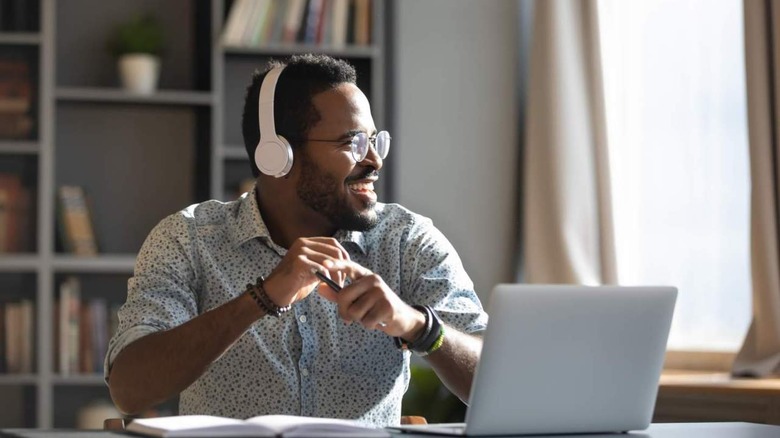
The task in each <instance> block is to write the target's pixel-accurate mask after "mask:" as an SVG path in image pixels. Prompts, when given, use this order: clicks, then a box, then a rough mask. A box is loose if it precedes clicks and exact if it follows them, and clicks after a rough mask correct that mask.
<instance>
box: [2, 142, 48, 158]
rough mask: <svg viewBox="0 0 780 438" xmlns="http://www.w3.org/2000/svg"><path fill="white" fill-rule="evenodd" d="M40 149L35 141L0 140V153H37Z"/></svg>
mask: <svg viewBox="0 0 780 438" xmlns="http://www.w3.org/2000/svg"><path fill="white" fill-rule="evenodd" d="M40 150H41V147H40V145H39V144H38V142H37V141H14V140H0V155H10V154H31V155H32V154H37V153H38V152H39V151H40Z"/></svg>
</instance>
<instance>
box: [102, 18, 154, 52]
mask: <svg viewBox="0 0 780 438" xmlns="http://www.w3.org/2000/svg"><path fill="white" fill-rule="evenodd" d="M162 46H163V31H162V26H161V25H160V23H159V21H157V19H155V18H154V17H153V16H151V15H143V16H137V17H135V18H133V19H132V20H130V21H128V22H125V23H122V24H121V25H120V26H119V27H118V28H117V30H116V32H115V33H114V35H113V36H112V38H111V39H110V41H109V43H108V49H109V51H111V53H112V54H113V55H114V56H117V57H118V56H122V55H126V54H128V53H146V54H149V55H155V56H159V55H160V54H161V53H162Z"/></svg>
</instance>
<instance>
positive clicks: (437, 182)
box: [391, 0, 519, 301]
mask: <svg viewBox="0 0 780 438" xmlns="http://www.w3.org/2000/svg"><path fill="white" fill-rule="evenodd" d="M395 8H396V9H395V23H394V29H393V35H394V36H395V40H394V45H395V51H394V58H395V60H394V70H395V78H394V82H395V83H394V85H395V89H394V92H395V95H394V99H395V111H394V115H393V118H394V122H395V123H394V126H395V127H394V130H395V132H393V133H392V135H393V147H394V149H393V151H392V152H391V154H392V155H393V160H394V163H393V165H394V168H395V172H396V174H395V177H394V185H393V190H394V194H395V200H396V201H397V202H399V203H400V204H403V205H404V206H406V207H408V208H410V209H412V210H413V211H415V212H417V213H420V214H423V215H425V216H428V217H430V218H431V219H433V221H434V224H435V225H436V226H437V227H438V228H439V229H441V230H442V231H443V232H444V234H445V235H446V236H447V237H448V238H449V239H450V241H451V242H452V243H453V245H455V248H456V249H457V250H458V253H459V254H460V256H461V258H462V259H463V262H464V265H465V266H466V269H467V271H468V272H469V274H470V275H471V278H472V280H474V283H475V287H476V290H477V292H478V293H479V295H480V297H481V298H482V299H483V301H485V300H486V299H487V297H488V296H489V292H490V291H491V290H492V288H493V286H494V285H495V284H496V283H500V282H507V281H512V279H513V278H514V268H513V266H514V261H515V259H514V255H513V252H514V246H515V240H516V234H517V219H516V217H517V213H516V205H517V196H518V189H517V187H518V184H517V171H516V168H517V163H518V140H517V139H518V134H517V133H518V129H519V127H518V120H519V116H518V114H519V113H518V104H517V100H518V99H517V93H518V85H517V82H518V68H517V59H518V50H519V49H518V42H517V40H518V38H517V32H518V23H517V21H518V18H517V17H518V13H517V9H518V4H517V2H516V1H515V0H500V1H466V0H429V1H422V2H418V1H411V0H403V1H398V2H395Z"/></svg>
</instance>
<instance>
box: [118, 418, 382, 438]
mask: <svg viewBox="0 0 780 438" xmlns="http://www.w3.org/2000/svg"><path fill="white" fill-rule="evenodd" d="M125 429H126V430H127V431H128V432H132V433H137V434H141V435H146V436H153V437H162V438H168V437H311V436H318V437H328V436H331V437H350V436H354V437H389V436H390V433H389V432H387V431H386V430H384V429H379V428H374V427H371V426H365V425H362V424H360V423H358V422H355V421H350V420H337V419H332V418H313V417H299V416H292V415H261V416H258V417H252V418H250V419H248V420H236V419H233V418H224V417H214V416H210V415H181V416H175V417H158V418H141V419H136V420H133V421H132V422H130V424H128V425H127V426H126V427H125Z"/></svg>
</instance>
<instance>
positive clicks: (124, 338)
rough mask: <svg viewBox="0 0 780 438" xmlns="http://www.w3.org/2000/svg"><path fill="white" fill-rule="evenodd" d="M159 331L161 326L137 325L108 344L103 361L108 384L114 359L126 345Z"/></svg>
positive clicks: (104, 374) (104, 376) (104, 377)
mask: <svg viewBox="0 0 780 438" xmlns="http://www.w3.org/2000/svg"><path fill="white" fill-rule="evenodd" d="M159 331H160V328H159V327H154V326H151V325H137V326H135V327H130V328H129V329H127V330H125V331H124V332H123V333H122V334H120V335H119V336H117V337H116V339H114V342H112V343H111V344H110V345H109V346H108V352H107V353H106V359H105V362H104V363H103V379H104V380H105V381H106V384H108V376H109V374H110V373H111V366H112V365H113V364H114V359H116V357H117V355H118V354H119V352H121V351H122V350H124V349H125V347H127V346H128V345H130V344H132V343H133V342H135V341H137V340H138V339H141V338H143V337H144V336H146V335H150V334H152V333H156V332H159Z"/></svg>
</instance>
